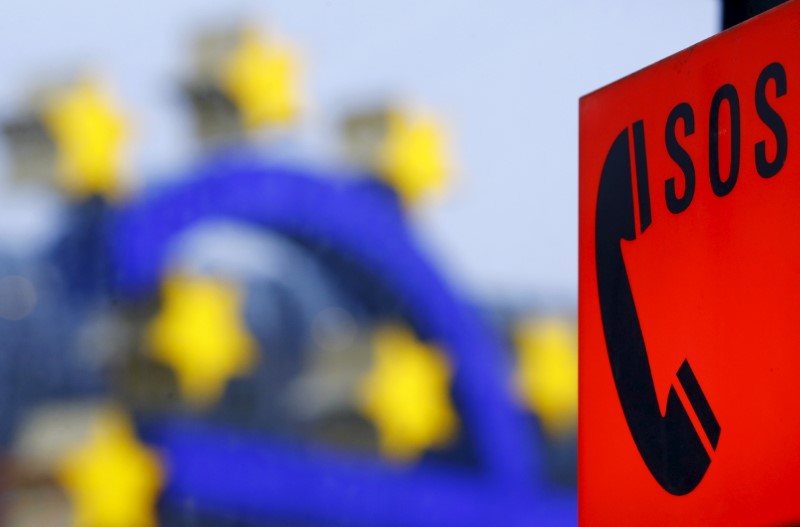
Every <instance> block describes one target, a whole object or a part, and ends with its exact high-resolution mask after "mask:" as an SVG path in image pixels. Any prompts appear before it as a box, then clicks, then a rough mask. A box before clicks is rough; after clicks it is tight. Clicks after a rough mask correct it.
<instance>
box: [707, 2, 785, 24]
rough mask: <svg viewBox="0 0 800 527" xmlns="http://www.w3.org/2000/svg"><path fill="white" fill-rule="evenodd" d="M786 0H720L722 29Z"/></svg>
mask: <svg viewBox="0 0 800 527" xmlns="http://www.w3.org/2000/svg"><path fill="white" fill-rule="evenodd" d="M785 1H786V0H722V29H728V28H729V27H731V26H735V25H736V24H738V23H740V22H744V21H745V20H747V19H748V18H752V17H754V16H756V15H758V14H760V13H763V12H764V11H766V10H768V9H772V8H773V7H775V6H776V5H779V4H782V3H784V2H785Z"/></svg>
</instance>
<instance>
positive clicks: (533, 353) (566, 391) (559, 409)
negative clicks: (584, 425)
mask: <svg viewBox="0 0 800 527" xmlns="http://www.w3.org/2000/svg"><path fill="white" fill-rule="evenodd" d="M516 344H517V349H518V354H519V365H518V372H517V378H516V381H517V388H518V393H519V394H520V396H521V397H522V399H523V401H524V402H525V404H526V406H528V407H529V408H530V409H531V410H533V411H534V412H536V414H537V415H538V416H539V418H540V419H541V420H542V424H543V425H544V427H545V430H547V431H548V432H550V433H551V434H556V435H557V434H562V433H566V432H570V431H572V430H574V429H575V422H576V417H577V411H578V354H577V341H576V335H575V330H574V328H573V327H572V326H570V325H568V324H567V323H565V322H563V321H560V320H557V319H548V320H543V321H540V322H527V323H525V324H523V326H522V328H521V329H520V331H519V332H518V333H517V335H516Z"/></svg>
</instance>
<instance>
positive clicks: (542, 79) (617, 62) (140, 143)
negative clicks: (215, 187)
mask: <svg viewBox="0 0 800 527" xmlns="http://www.w3.org/2000/svg"><path fill="white" fill-rule="evenodd" d="M720 4H721V2H719V0H672V1H669V2H656V1H650V2H641V1H634V0H626V1H617V2H613V1H605V2H599V1H590V0H574V1H563V2H544V1H540V2H536V1H524V0H520V1H516V2H512V1H483V2H468V1H465V0H444V1H435V0H402V1H401V0H382V1H376V0H328V1H284V2H278V1H262V2H256V1H218V0H182V1H176V2H166V1H138V2H127V3H124V4H122V3H116V4H115V3H114V2H110V1H108V0H80V1H79V0H72V1H70V2H64V1H56V0H38V1H36V2H31V1H26V0H4V2H3V6H2V7H0V65H2V77H0V78H2V81H3V82H2V83H0V114H1V115H4V116H7V115H9V114H10V113H13V110H14V107H15V104H17V103H18V102H19V101H20V100H22V99H23V97H24V94H25V89H26V87H29V86H30V84H31V83H32V82H34V81H35V80H36V79H39V78H41V77H42V75H53V74H59V73H63V74H68V73H70V72H73V71H75V70H76V69H82V68H83V69H85V68H90V69H93V70H96V71H100V72H101V73H103V74H104V75H106V76H107V77H108V79H109V80H110V81H111V83H112V86H113V87H114V88H115V90H116V93H117V94H118V96H119V99H120V100H122V101H123V102H124V104H125V105H126V107H127V108H128V110H129V111H130V112H131V113H132V114H133V115H134V116H135V127H136V132H137V139H136V145H135V150H134V152H135V153H134V160H135V167H136V171H137V172H138V173H140V174H141V175H142V176H143V177H145V178H154V177H156V176H157V175H159V174H169V173H173V172H179V171H180V170H181V169H182V167H184V166H185V165H186V164H187V163H188V161H189V160H190V159H191V155H192V152H193V147H194V142H193V139H192V135H191V120H190V119H189V116H188V114H187V113H186V111H185V108H184V107H182V106H181V104H180V98H179V96H178V90H177V82H176V81H177V80H179V79H180V78H181V77H182V73H183V72H185V71H186V59H187V57H188V55H189V46H190V42H191V38H192V35H193V34H194V33H195V31H196V30H197V29H199V28H201V27H204V26H208V25H213V24H215V23H217V22H219V21H236V20H254V21H256V22H259V21H260V22H261V23H262V25H263V26H264V27H265V28H273V29H274V30H276V31H277V32H278V33H279V34H280V35H282V36H283V37H284V38H285V39H288V40H289V41H291V42H292V43H294V44H296V45H297V46H298V47H299V48H300V49H301V50H302V52H303V54H304V56H306V57H307V59H308V60H307V64H306V70H307V71H306V76H305V90H306V94H307V98H308V100H309V107H308V111H307V113H306V115H305V118H304V120H303V122H302V123H301V126H300V128H299V130H298V132H297V136H298V138H299V140H300V143H301V144H302V145H304V148H305V149H307V150H312V151H313V153H314V154H313V155H314V157H315V158H316V159H317V160H319V159H325V158H326V157H329V156H330V157H332V156H335V155H336V149H335V130H334V125H335V122H336V119H337V118H338V117H339V115H340V114H341V112H342V111H343V108H346V107H348V105H350V104H352V103H353V102H354V101H357V100H359V99H360V98H364V97H366V98H367V99H368V100H376V99H380V98H381V97H384V96H402V97H404V98H406V99H409V100H411V101H413V102H415V103H418V104H420V105H422V106H423V107H424V108H427V109H429V110H433V111H434V112H436V113H437V114H438V115H440V116H441V117H442V118H443V119H444V120H445V121H446V122H447V123H448V124H449V127H450V129H451V130H452V132H453V142H454V145H455V149H456V152H457V161H458V166H459V169H460V170H459V174H458V178H457V180H456V182H455V183H454V185H453V188H452V192H451V193H450V194H449V195H448V196H447V197H446V199H445V200H444V201H443V202H440V203H438V204H436V205H435V206H431V207H429V208H427V209H425V210H422V211H420V212H419V213H418V214H417V217H416V223H417V225H418V228H419V231H420V234H421V236H422V238H423V240H424V243H425V245H426V247H427V248H428V250H429V251H430V252H431V253H432V254H433V255H434V256H435V257H436V258H437V259H438V261H439V262H440V264H441V266H442V267H443V268H444V269H445V270H446V271H447V272H448V273H449V275H450V276H451V277H452V279H453V280H454V281H455V282H456V283H458V284H459V285H461V286H463V287H465V288H466V289H467V290H469V291H472V292H474V293H478V294H480V295H482V296H487V295H498V294H500V295H511V296H512V297H514V298H521V297H525V296H530V295H534V296H539V297H541V296H542V295H545V296H549V295H553V296H557V297H560V298H562V299H566V301H567V302H568V303H573V304H574V302H575V299H576V295H577V212H578V207H577V196H578V183H577V182H578V98H579V97H580V96H581V95H583V94H585V93H588V92H590V91H592V90H594V89H596V88H599V87H600V86H603V85H605V84H607V83H609V82H611V81H613V80H615V79H617V78H619V77H622V76H624V75H627V74H628V73H631V72H633V71H635V70H637V69H640V68H642V67H644V66H646V65H648V64H650V63H652V62H654V61H656V60H659V59H661V58H664V57H666V56H667V55H670V54H672V53H674V52H676V51H679V50H681V49H683V48H685V47H687V46H689V45H691V44H693V43H695V42H697V41H699V40H702V39H704V38H706V37H709V36H711V35H713V34H714V33H716V32H717V31H718V30H719V27H720ZM7 167H8V164H7V160H6V157H5V154H4V152H2V150H0V171H5V170H6V169H7ZM0 230H1V229H0Z"/></svg>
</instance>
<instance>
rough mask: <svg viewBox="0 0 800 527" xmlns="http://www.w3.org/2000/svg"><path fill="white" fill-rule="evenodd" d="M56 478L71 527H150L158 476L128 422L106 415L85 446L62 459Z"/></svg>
mask: <svg viewBox="0 0 800 527" xmlns="http://www.w3.org/2000/svg"><path fill="white" fill-rule="evenodd" d="M56 477H57V479H58V480H59V482H60V483H61V484H62V485H63V486H64V489H65V490H66V492H67V494H68V495H69V496H70V497H71V498H72V502H73V508H74V521H73V525H75V526H76V527H155V525H156V516H155V503H156V499H157V497H158V493H159V491H160V489H161V485H162V481H163V474H162V471H161V467H160V464H159V460H158V458H157V457H156V456H155V455H154V454H153V453H152V452H150V451H148V450H147V449H146V448H144V447H143V446H142V445H141V444H140V443H139V442H138V441H137V440H136V438H135V436H134V433H133V429H132V427H131V424H130V422H129V421H128V419H127V418H126V417H125V416H124V415H123V414H122V413H120V412H118V411H116V410H108V411H106V412H105V413H104V414H103V415H101V416H100V418H99V419H97V421H96V422H95V423H94V425H93V427H92V432H91V437H90V438H89V442H88V443H87V444H85V445H83V446H81V447H79V448H77V449H76V450H74V451H72V452H70V453H68V454H67V455H66V456H65V458H64V459H63V460H62V461H61V463H60V464H59V466H58V468H57V473H56Z"/></svg>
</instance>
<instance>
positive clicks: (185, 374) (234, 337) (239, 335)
mask: <svg viewBox="0 0 800 527" xmlns="http://www.w3.org/2000/svg"><path fill="white" fill-rule="evenodd" d="M163 302H164V303H163V307H162V310H161V312H160V313H159V314H158V315H157V316H156V318H155V320H154V321H153V322H152V323H151V325H150V327H149V329H148V335H147V339H148V343H149V346H150V352H151V354H152V356H153V357H154V358H156V359H157V360H160V361H162V362H164V363H166V364H167V365H169V366H171V367H172V368H173V370H174V371H175V374H176V376H177V379H178V385H179V388H180V390H181V393H182V395H183V397H184V399H185V400H186V401H187V402H189V403H190V404H191V405H193V406H195V407H206V406H208V405H210V404H211V403H213V402H215V401H216V400H218V399H219V397H220V396H221V395H222V392H223V391H224V389H225V386H226V384H227V382H228V381H229V380H230V379H231V378H232V377H234V376H237V375H243V374H245V373H247V372H248V371H250V369H251V368H252V367H253V365H254V363H255V361H256V343H255V340H254V339H253V337H252V336H251V334H250V333H249V332H248V330H247V328H246V326H245V324H244V321H243V319H242V307H243V298H242V294H241V292H240V291H239V290H238V289H237V288H236V287H235V286H234V285H233V284H232V283H229V282H226V281H223V280H219V279H214V278H207V277H189V276H180V275H173V276H170V277H168V278H167V279H166V281H165V283H164V286H163Z"/></svg>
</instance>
